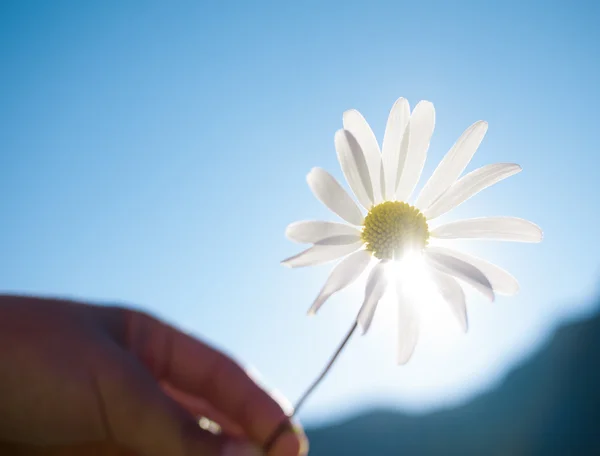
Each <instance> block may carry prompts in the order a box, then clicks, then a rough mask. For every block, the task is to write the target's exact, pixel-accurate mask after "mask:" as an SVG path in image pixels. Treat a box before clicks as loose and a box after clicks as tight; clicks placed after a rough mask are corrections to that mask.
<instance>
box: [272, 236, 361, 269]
mask: <svg viewBox="0 0 600 456" xmlns="http://www.w3.org/2000/svg"><path fill="white" fill-rule="evenodd" d="M361 247H362V242H356V243H354V244H347V245H314V246H312V247H310V248H309V249H306V250H304V251H302V252H300V253H299V254H297V255H294V256H293V257H290V258H287V259H285V260H283V261H282V262H281V264H283V265H284V266H288V267H290V268H301V267H303V266H315V265H317V264H323V263H327V262H329V261H333V260H337V259H338V258H341V257H343V256H346V255H348V254H349V253H352V252H354V251H356V250H358V249H360V248H361Z"/></svg>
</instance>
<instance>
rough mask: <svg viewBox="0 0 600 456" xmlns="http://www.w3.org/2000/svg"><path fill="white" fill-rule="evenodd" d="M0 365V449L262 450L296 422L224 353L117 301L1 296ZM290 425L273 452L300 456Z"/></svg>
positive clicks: (174, 454)
mask: <svg viewBox="0 0 600 456" xmlns="http://www.w3.org/2000/svg"><path fill="white" fill-rule="evenodd" d="M0 366H2V368H1V369H0V404H1V407H0V408H1V410H2V413H0V454H15V455H29V454H31V455H53V456H58V455H60V456H67V455H69V456H70V455H83V454H85V455H89V456H94V455H103V456H105V455H106V456H108V455H122V456H125V455H128V456H129V455H131V456H134V455H138V456H164V455H169V456H192V455H206V456H212V455H231V456H236V455H260V454H263V452H262V451H260V450H259V448H261V446H262V445H264V442H265V441H266V440H267V439H268V437H269V436H270V434H271V433H272V432H273V430H274V429H275V428H277V426H278V425H279V423H280V422H281V421H282V420H286V421H287V422H288V423H289V420H288V418H287V416H286V414H285V412H284V411H283V409H282V408H281V406H280V405H279V404H278V403H277V402H276V401H275V400H274V399H273V398H271V396H270V395H269V394H268V393H266V392H265V391H264V390H263V389H262V388H261V387H260V386H258V385H257V384H256V383H255V382H254V380H252V379H251V378H250V377H249V376H248V375H247V373H246V372H245V371H244V369H242V368H241V367H240V366H239V365H237V364H236V363H235V362H234V361H232V360H231V359H230V358H228V357H227V356H226V355H224V354H223V353H220V352H219V351H217V350H215V349H214V348H211V347H209V346H208V345H206V344H205V343H202V342H200V341H198V340H196V339H194V338H192V337H190V336H189V335H186V334H183V333H182V332H180V331H178V330H177V329H175V328H173V327H171V326H169V325H167V324H165V323H163V322H161V321H159V320H157V319H155V318H153V317H151V316H150V315H147V314H144V313H142V312H138V311H135V310H131V309H127V308H122V307H107V306H95V305H89V304H83V303H76V302H69V301H60V300H52V299H40V298H33V297H15V296H0ZM7 367H8V368H7ZM197 416H205V417H208V418H210V419H211V420H213V421H215V422H217V423H219V425H220V426H221V427H222V432H221V433H220V434H219V435H215V434H213V433H211V432H208V431H205V430H203V429H201V428H200V426H198V424H197V423H198V422H197V419H196V418H195V417H197ZM287 429H288V430H287V431H286V432H284V433H283V434H282V435H281V436H280V437H279V438H278V439H277V441H276V443H275V445H274V446H273V447H272V449H271V451H270V452H269V454H268V456H298V455H301V454H305V452H306V440H305V438H304V436H303V434H302V432H301V431H300V430H299V428H297V427H296V428H294V427H293V426H292V424H291V423H289V425H288V428H287Z"/></svg>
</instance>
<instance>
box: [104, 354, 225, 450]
mask: <svg viewBox="0 0 600 456" xmlns="http://www.w3.org/2000/svg"><path fill="white" fill-rule="evenodd" d="M94 384H95V392H96V396H97V400H98V404H99V409H100V415H101V417H102V422H103V424H104V428H105V433H106V438H107V440H109V441H114V442H116V443H117V444H119V445H122V446H124V447H126V448H130V449H131V450H133V451H134V452H136V453H137V454H139V455H140V456H163V455H165V454H168V455H173V456H192V455H194V456H196V455H198V454H202V455H207V456H212V455H214V456H217V455H221V454H222V453H223V451H224V450H225V446H226V445H227V444H229V443H231V440H230V439H228V438H226V437H225V436H224V435H220V436H217V435H214V434H212V433H210V432H207V431H204V430H203V429H201V428H200V427H199V426H198V423H197V422H196V420H195V419H194V417H193V415H191V414H190V413H188V412H187V411H186V410H185V409H183V408H182V407H180V406H179V405H178V404H177V403H176V402H175V401H173V400H172V399H171V398H169V397H168V396H167V395H166V394H164V393H163V391H162V390H161V389H160V387H159V386H158V384H157V383H156V381H155V380H154V378H153V377H152V376H151V375H150V374H149V373H148V372H147V371H146V370H145V369H144V368H143V367H142V366H141V365H140V364H139V363H138V361H137V360H135V359H133V358H130V356H129V355H127V356H123V359H120V360H118V362H116V363H115V365H114V366H112V368H111V369H106V370H105V371H103V372H100V373H97V374H96V376H95V378H94Z"/></svg>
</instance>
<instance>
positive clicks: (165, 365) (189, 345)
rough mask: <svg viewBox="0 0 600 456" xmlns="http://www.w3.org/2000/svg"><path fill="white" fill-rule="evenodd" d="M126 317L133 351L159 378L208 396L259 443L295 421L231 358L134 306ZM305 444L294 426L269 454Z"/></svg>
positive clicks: (292, 455)
mask: <svg viewBox="0 0 600 456" xmlns="http://www.w3.org/2000/svg"><path fill="white" fill-rule="evenodd" d="M126 322H127V323H126V333H127V335H128V336H127V343H128V345H129V348H130V350H131V351H133V352H134V353H135V354H136V355H137V356H138V357H140V359H141V360H142V361H143V362H144V363H145V365H146V366H147V367H148V368H149V369H150V371H151V372H152V373H153V375H154V376H155V377H156V378H157V379H158V380H159V381H166V382H168V383H170V384H171V385H173V386H175V387H176V388H178V389H180V390H182V391H184V392H186V393H188V394H190V395H193V396H197V397H203V398H206V399H207V400H208V401H209V402H210V403H211V404H212V405H213V406H214V407H215V408H217V409H218V410H220V411H222V412H223V413H224V414H226V415H227V416H228V417H229V418H230V419H232V420H233V421H234V422H236V423H238V424H239V425H240V426H241V427H242V428H243V430H244V432H245V433H246V435H248V437H249V438H250V439H251V440H253V441H254V442H255V443H256V444H258V445H260V446H261V447H262V445H264V443H265V442H266V441H267V439H268V438H269V437H270V436H271V434H272V433H273V431H274V430H275V429H277V427H278V426H280V424H281V423H282V422H289V418H288V417H287V415H286V414H285V412H284V410H283V409H282V408H281V407H280V406H279V404H278V403H277V402H276V401H275V400H274V399H273V398H272V397H271V396H270V395H269V394H267V393H266V392H265V391H264V390H263V389H262V388H260V387H259V386H258V385H257V384H256V383H255V382H254V380H252V379H251V378H250V377H249V376H248V374H247V373H246V372H245V371H244V369H242V368H241V367H240V366H239V365H238V364H237V363H235V362H234V361H232V360H231V359H230V358H229V357H227V356H225V355H224V354H222V353H220V352H219V351H217V350H215V349H213V348H211V347H209V346H207V345H206V344H203V343H201V342H199V341H198V340H196V339H194V338H192V337H190V336H188V335H186V334H183V333H181V332H179V331H177V330H176V329H174V328H172V327H170V326H168V325H166V324H164V323H162V322H160V321H158V320H156V319H154V318H152V317H150V316H148V315H145V314H142V313H138V312H133V311H130V312H128V315H127V319H126ZM290 429H291V424H290ZM303 446H304V445H303V442H302V441H301V437H300V436H299V435H298V434H296V433H294V432H292V431H288V432H285V433H283V434H282V435H281V437H279V439H278V440H277V442H276V443H275V445H273V447H272V448H273V450H272V451H270V452H269V456H298V455H299V454H301V451H302V449H303Z"/></svg>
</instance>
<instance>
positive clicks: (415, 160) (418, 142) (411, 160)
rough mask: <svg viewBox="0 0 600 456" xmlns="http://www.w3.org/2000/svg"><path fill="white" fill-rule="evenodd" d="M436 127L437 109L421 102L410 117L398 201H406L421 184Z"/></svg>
mask: <svg viewBox="0 0 600 456" xmlns="http://www.w3.org/2000/svg"><path fill="white" fill-rule="evenodd" d="M434 127H435V109H434V108H433V104H432V103H430V102H429V101H421V102H419V104H417V106H415V109H414V110H413V113H412V115H411V116H410V140H409V144H408V154H407V156H406V162H405V163H404V168H403V170H402V175H401V176H400V180H399V183H398V187H397V189H396V199H397V200H399V201H406V200H408V199H409V198H410V196H411V195H412V192H413V190H414V188H415V186H416V185H417V183H418V182H419V178H420V177H421V173H422V172H423V165H425V159H426V158H427V149H429V142H430V141H431V135H432V134H433V129H434Z"/></svg>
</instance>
